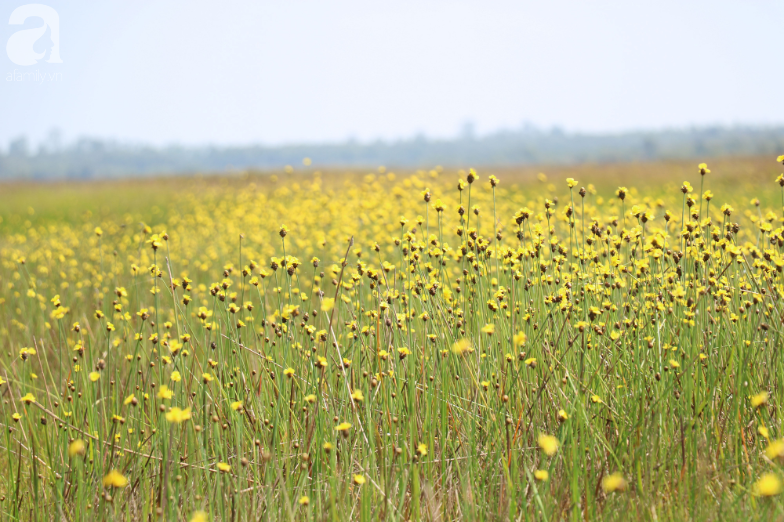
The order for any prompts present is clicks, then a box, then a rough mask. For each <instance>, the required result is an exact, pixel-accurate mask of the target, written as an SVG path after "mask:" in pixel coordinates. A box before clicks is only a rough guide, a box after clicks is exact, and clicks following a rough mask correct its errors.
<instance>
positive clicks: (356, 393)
mask: <svg viewBox="0 0 784 522" xmlns="http://www.w3.org/2000/svg"><path fill="white" fill-rule="evenodd" d="M351 398H352V399H353V400H355V401H357V402H361V401H364V400H365V396H364V395H362V390H355V391H354V393H352V394H351Z"/></svg>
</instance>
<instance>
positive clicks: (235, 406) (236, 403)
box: [231, 401, 242, 411]
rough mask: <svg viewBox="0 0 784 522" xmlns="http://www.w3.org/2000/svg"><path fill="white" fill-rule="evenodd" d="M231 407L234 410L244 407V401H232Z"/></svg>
mask: <svg viewBox="0 0 784 522" xmlns="http://www.w3.org/2000/svg"><path fill="white" fill-rule="evenodd" d="M231 409H232V410H234V411H237V410H240V409H242V401H234V402H232V403H231Z"/></svg>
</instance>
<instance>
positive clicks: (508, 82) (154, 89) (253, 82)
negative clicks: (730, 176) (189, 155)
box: [0, 0, 784, 148]
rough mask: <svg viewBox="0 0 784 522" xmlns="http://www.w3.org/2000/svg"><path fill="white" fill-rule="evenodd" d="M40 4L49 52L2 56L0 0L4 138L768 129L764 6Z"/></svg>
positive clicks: (775, 12) (770, 13) (767, 14)
mask: <svg viewBox="0 0 784 522" xmlns="http://www.w3.org/2000/svg"><path fill="white" fill-rule="evenodd" d="M39 1H42V2H43V3H45V4H46V5H49V6H51V7H53V8H54V9H55V10H57V11H58V13H59V15H60V57H61V58H62V63H61V64H48V63H45V62H41V63H39V64H37V65H31V66H18V65H15V64H14V63H13V62H12V61H11V60H10V59H9V57H8V56H7V55H6V54H7V53H6V52H4V51H5V48H6V46H5V43H6V42H7V41H8V39H9V38H10V37H11V35H12V34H14V33H15V32H16V31H18V30H20V29H29V28H34V27H38V26H41V25H42V22H41V19H38V18H30V19H28V20H27V23H26V24H25V25H24V26H18V25H17V26H12V25H8V23H7V22H8V20H9V17H10V15H11V12H12V11H14V9H16V8H17V7H19V6H21V5H24V4H25V3H27V2H24V1H18V0H2V1H1V2H0V42H2V43H3V44H4V45H3V47H2V48H0V147H2V148H5V147H6V144H7V143H8V140H9V139H10V138H12V137H15V136H18V135H20V134H26V135H28V136H29V137H30V138H32V139H33V141H38V140H39V139H41V138H43V137H44V136H45V135H46V134H47V133H48V131H49V129H51V128H52V127H59V128H60V129H62V131H63V132H64V134H65V137H66V138H67V139H68V140H71V139H74V138H75V137H77V136H81V135H89V136H94V137H101V138H112V139H118V140H123V141H133V142H145V143H152V144H158V145H160V144H169V143H179V144H186V145H192V144H208V143H214V144H234V143H236V144H245V143H258V142H261V143H267V144H279V143H291V142H321V141H339V140H343V139H346V138H347V137H349V136H353V137H355V138H357V139H360V140H372V139H377V138H382V139H394V138H400V137H410V136H412V135H414V134H416V133H419V132H421V133H424V134H426V135H428V136H434V137H448V136H453V135H455V134H456V133H457V132H458V130H459V128H460V126H461V125H462V124H463V123H464V122H465V121H467V120H472V121H474V122H475V123H476V127H477V130H478V131H479V132H480V133H483V132H489V131H492V130H496V129H499V128H504V127H507V128H515V127H519V126H520V125H521V123H522V122H523V121H529V122H531V123H533V124H534V125H537V126H541V127H550V126H554V125H558V126H561V127H562V128H564V129H566V130H578V131H600V132H606V131H611V132H612V131H621V130H628V129H640V128H660V127H684V126H690V125H708V124H724V125H731V124H735V123H743V124H784V2H782V1H780V0H735V1H727V0H711V1H698V0H676V1H670V0H653V1H638V0H623V1H602V0H596V1H584V0H573V1H558V0H555V1H541V0H538V1H530V2H529V1H501V0H497V1H494V0H481V1H461V0H448V1H436V0H415V1H408V0H395V1H367V0H364V1H348V0H346V1H338V0H335V1H327V0H318V1H315V0H313V1H308V0H300V1H298V0H292V1H279V0H274V1H273V0H268V1H258V0H257V1H245V0H242V1H241V0H232V1H223V2H217V1H214V0H212V1H199V0H188V1H174V0H171V1H166V0H162V1H156V2H152V1H149V2H120V1H103V2H97V1H87V0H79V1H75V0H68V1H58V0H50V1H47V0H39ZM44 39H46V40H47V42H48V37H46V36H45V37H44ZM44 39H42V40H40V41H39V42H38V44H36V49H37V50H38V49H39V47H40V48H41V49H44V50H45V49H46V48H47V46H46V44H47V42H45V41H44ZM14 71H16V73H17V74H21V73H33V74H35V71H38V72H39V74H40V75H41V76H42V77H44V78H46V76H45V75H47V74H54V73H59V74H60V78H59V80H58V81H53V82H46V81H44V82H35V81H31V80H30V79H29V78H30V77H31V76H32V75H30V76H28V77H27V78H28V79H27V80H25V81H8V79H9V74H10V75H11V77H13V74H14Z"/></svg>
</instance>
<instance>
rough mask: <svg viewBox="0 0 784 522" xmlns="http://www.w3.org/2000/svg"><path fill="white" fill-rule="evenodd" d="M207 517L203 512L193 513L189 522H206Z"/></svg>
mask: <svg viewBox="0 0 784 522" xmlns="http://www.w3.org/2000/svg"><path fill="white" fill-rule="evenodd" d="M207 520H209V519H208V515H207V513H206V512H205V511H194V512H193V515H191V519H190V520H189V522H207Z"/></svg>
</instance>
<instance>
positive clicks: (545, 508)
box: [0, 157, 784, 522]
mask: <svg viewBox="0 0 784 522" xmlns="http://www.w3.org/2000/svg"><path fill="white" fill-rule="evenodd" d="M775 159H776V158H764V159H758V158H752V159H746V160H723V161H722V160H717V161H715V162H714V161H711V162H709V165H705V164H700V165H699V166H698V165H696V164H692V163H691V162H689V163H688V164H684V163H677V162H676V163H669V164H663V163H659V164H652V165H625V166H624V165H621V166H608V167H606V168H604V167H599V166H585V167H574V168H565V167H557V168H556V167H554V168H552V169H542V170H545V172H544V173H540V172H538V170H531V169H528V170H526V169H511V168H510V169H497V170H496V171H493V172H490V171H483V170H481V169H478V170H477V171H474V170H466V171H457V170H445V169H442V168H440V167H439V168H435V169H433V170H424V171H416V172H396V173H393V172H389V171H387V170H386V169H384V168H378V169H375V170H373V171H372V172H369V171H362V172H345V173H339V172H319V171H316V170H313V169H311V168H299V169H292V168H287V169H286V170H285V171H281V172H276V173H243V174H241V175H236V176H228V177H192V178H184V177H183V178H165V179H164V178H161V179H150V180H136V181H121V182H94V183H91V184H90V183H72V184H68V185H66V184H59V185H58V184H51V185H46V184H8V185H6V186H4V187H2V190H0V339H2V347H1V348H2V349H1V350H0V394H2V410H1V411H0V425H2V434H1V435H0V511H1V512H2V517H0V518H2V519H3V520H68V521H75V520H145V521H146V520H188V521H207V520H226V521H228V520H328V521H335V522H337V521H344V520H362V521H366V520H395V521H403V520H430V521H446V520H458V519H460V520H466V521H473V520H507V519H508V520H597V519H607V520H685V519H695V520H719V519H721V520H727V519H731V520H732V519H738V520H749V519H782V518H784V504H782V497H781V496H780V495H779V494H780V493H781V492H782V488H783V487H784V483H783V482H782V480H783V478H782V477H784V469H782V467H781V465H782V462H783V461H784V422H783V419H782V412H781V410H780V405H781V404H782V400H784V358H783V356H782V353H784V352H783V351H782V343H783V342H784V340H783V339H782V329H784V324H782V320H783V319H784V301H783V300H782V298H784V285H783V284H782V283H784V275H782V271H784V228H782V222H783V221H784V218H783V217H782V216H783V215H784V214H783V213H782V212H783V211H784V177H778V178H777V176H778V175H779V174H780V173H781V172H782V171H784V167H782V165H780V164H781V163H782V161H784V157H780V158H778V164H777V162H776V161H774V160H775ZM712 171H713V172H712ZM624 185H628V188H626V187H625V186H624Z"/></svg>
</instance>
